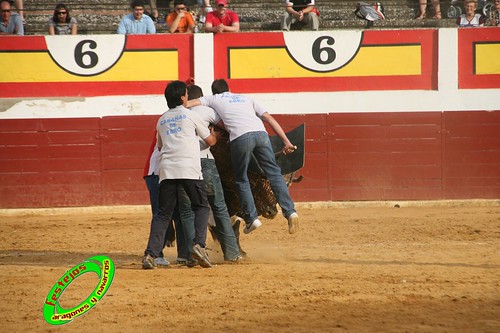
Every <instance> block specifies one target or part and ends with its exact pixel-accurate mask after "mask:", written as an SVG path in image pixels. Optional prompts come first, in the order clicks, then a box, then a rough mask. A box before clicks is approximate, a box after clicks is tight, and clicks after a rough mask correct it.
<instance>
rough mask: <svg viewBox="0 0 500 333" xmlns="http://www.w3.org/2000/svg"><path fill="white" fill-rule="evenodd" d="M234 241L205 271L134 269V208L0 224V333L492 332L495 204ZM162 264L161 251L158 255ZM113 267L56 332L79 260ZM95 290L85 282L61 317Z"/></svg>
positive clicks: (362, 210)
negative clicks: (89, 305)
mask: <svg viewBox="0 0 500 333" xmlns="http://www.w3.org/2000/svg"><path fill="white" fill-rule="evenodd" d="M299 214H300V216H301V230H300V231H299V232H298V233H297V234H294V235H289V234H288V233H287V228H286V221H285V219H284V218H282V217H277V218H276V219H274V220H265V219H263V222H264V225H263V226H262V227H261V228H260V229H258V230H257V231H255V232H254V233H253V234H250V235H243V234H242V237H241V242H242V246H243V248H244V249H245V250H246V251H247V252H248V253H249V256H250V259H249V260H248V261H246V262H245V263H243V264H240V265H228V264H223V263H222V262H221V255H220V253H219V251H218V246H217V244H213V243H212V242H209V246H210V247H211V248H212V249H213V250H211V251H210V256H211V258H212V259H213V261H215V262H218V263H220V264H218V265H217V266H216V267H214V268H211V269H202V268H200V267H197V268H186V267H180V266H176V265H173V266H171V267H170V268H165V269H156V270H149V271H146V270H143V269H142V268H141V256H142V253H143V251H144V247H145V246H146V242H147V237H148V234H149V224H150V212H149V211H148V209H147V207H136V208H130V207H125V208H123V207H122V208H120V207H117V208H95V209H83V208H82V209H63V210H33V211H26V210H24V211H6V210H3V211H1V214H0V221H1V222H0V286H1V289H0V296H1V299H2V302H1V305H0V316H1V317H2V319H3V320H2V327H1V329H0V330H1V331H3V332H134V333H136V332H238V333H239V332H294V333H299V332H473V333H478V332H491V333H493V332H500V203H499V202H498V201H496V202H490V203H489V204H480V203H478V204H474V203H472V204H471V203H468V204H458V205H443V204H438V205H417V206H415V205H411V204H404V203H402V204H401V205H400V208H396V207H394V206H393V205H365V206H356V205H353V206H352V207H349V206H347V205H338V206H336V205H317V206H315V205H312V206H311V205H307V204H302V205H299ZM165 252H166V256H167V259H169V260H172V261H175V256H176V252H175V249H174V248H168V249H166V250H165ZM96 254H104V255H107V256H109V257H110V258H111V259H112V260H113V261H114V263H115V264H116V276H115V278H114V280H113V283H112V285H111V287H110V289H109V291H108V293H107V294H106V296H105V297H104V298H103V299H102V300H101V301H100V302H99V303H98V304H97V305H96V306H95V307H94V308H93V309H92V310H90V311H89V312H88V313H86V314H85V315H83V316H81V317H78V318H76V319H75V320H74V321H73V322H71V323H69V324H66V325H63V326H52V325H49V324H48V323H46V322H45V321H44V319H43V315H42V307H43V304H44V302H45V298H46V296H47V294H48V292H49V291H50V289H51V288H52V286H53V285H54V283H55V282H56V281H57V280H58V279H59V278H60V277H61V276H62V275H63V274H64V273H65V272H66V271H67V270H68V269H69V268H71V267H73V266H74V265H76V264H78V263H79V262H81V261H83V260H84V259H86V258H88V257H90V256H92V255H96ZM97 282H98V278H97V275H95V274H84V275H82V276H81V277H80V278H78V279H77V280H75V282H73V283H72V284H71V285H70V286H69V287H68V289H67V290H66V291H65V292H64V294H63V296H61V299H60V301H61V305H62V306H63V307H64V308H70V307H73V306H76V305H77V304H79V303H80V302H81V301H82V300H83V299H85V298H86V297H87V296H88V294H89V293H90V291H91V290H93V288H94V287H95V286H96V284H97Z"/></svg>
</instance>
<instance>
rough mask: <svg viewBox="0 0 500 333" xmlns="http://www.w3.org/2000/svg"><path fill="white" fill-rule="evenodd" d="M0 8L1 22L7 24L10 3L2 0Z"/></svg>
mask: <svg viewBox="0 0 500 333" xmlns="http://www.w3.org/2000/svg"><path fill="white" fill-rule="evenodd" d="M0 8H1V10H2V21H4V22H9V21H10V15H11V14H12V13H11V7H10V2H9V1H6V0H2V2H1V3H0Z"/></svg>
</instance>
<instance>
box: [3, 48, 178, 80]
mask: <svg viewBox="0 0 500 333" xmlns="http://www.w3.org/2000/svg"><path fill="white" fill-rule="evenodd" d="M0 67H1V68H2V75H1V76H0V82H99V81H169V80H177V79H178V75H179V74H178V53H177V51H154V52H148V51H144V52H124V53H123V55H122V57H121V58H120V59H119V60H118V62H117V63H116V64H115V65H114V66H113V67H112V68H110V69H109V70H108V71H106V72H104V73H102V74H99V75H94V76H77V75H73V74H71V73H68V72H66V71H65V70H63V69H62V68H60V67H59V66H58V65H57V64H56V63H55V62H54V61H53V60H52V58H51V57H50V56H49V54H48V53H46V52H40V53H36V52H8V53H1V52H0Z"/></svg>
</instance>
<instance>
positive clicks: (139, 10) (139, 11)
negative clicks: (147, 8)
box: [130, 0, 144, 20]
mask: <svg viewBox="0 0 500 333" xmlns="http://www.w3.org/2000/svg"><path fill="white" fill-rule="evenodd" d="M130 8H132V14H133V15H134V18H135V19H136V20H140V19H141V18H142V15H143V14H144V2H143V1H142V0H134V1H132V2H131V3H130Z"/></svg>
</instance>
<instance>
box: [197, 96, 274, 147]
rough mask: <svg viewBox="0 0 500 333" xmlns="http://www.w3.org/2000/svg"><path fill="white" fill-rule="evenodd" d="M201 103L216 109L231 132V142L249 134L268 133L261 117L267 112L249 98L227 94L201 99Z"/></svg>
mask: <svg viewBox="0 0 500 333" xmlns="http://www.w3.org/2000/svg"><path fill="white" fill-rule="evenodd" d="M200 102H201V104H202V105H205V106H209V107H211V108H213V109H215V112H217V114H218V115H219V117H220V118H221V119H222V121H223V122H224V126H225V128H226V130H227V131H228V132H229V140H230V141H233V140H234V139H236V138H238V137H239V136H241V135H243V134H246V133H249V132H266V128H265V127H264V123H263V122H262V120H261V117H262V115H263V114H264V113H266V112H267V111H266V110H265V109H264V108H263V107H261V106H260V105H259V104H257V103H256V102H255V101H254V100H253V99H251V98H250V97H248V96H244V95H237V94H233V93H231V92H225V93H222V94H216V95H213V96H204V97H201V98H200Z"/></svg>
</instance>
